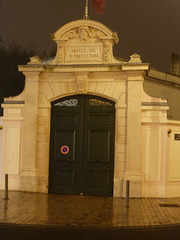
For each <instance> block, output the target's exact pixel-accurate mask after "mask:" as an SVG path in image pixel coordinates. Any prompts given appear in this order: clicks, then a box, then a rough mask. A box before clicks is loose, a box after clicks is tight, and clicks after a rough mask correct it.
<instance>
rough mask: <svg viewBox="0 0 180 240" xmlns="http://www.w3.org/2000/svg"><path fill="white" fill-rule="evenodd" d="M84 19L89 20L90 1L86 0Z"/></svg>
mask: <svg viewBox="0 0 180 240" xmlns="http://www.w3.org/2000/svg"><path fill="white" fill-rule="evenodd" d="M83 19H86V20H87V19H89V16H88V0H86V7H85V15H84V17H83Z"/></svg>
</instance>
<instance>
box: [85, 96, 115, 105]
mask: <svg viewBox="0 0 180 240" xmlns="http://www.w3.org/2000/svg"><path fill="white" fill-rule="evenodd" d="M89 105H90V106H103V107H112V106H113V105H112V104H111V103H110V102H106V101H103V100H100V99H96V98H90V99H89Z"/></svg>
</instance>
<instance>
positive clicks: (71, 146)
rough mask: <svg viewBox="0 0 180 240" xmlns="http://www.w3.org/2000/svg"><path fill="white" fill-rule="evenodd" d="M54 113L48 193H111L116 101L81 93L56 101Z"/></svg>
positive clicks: (103, 194) (108, 194)
mask: <svg viewBox="0 0 180 240" xmlns="http://www.w3.org/2000/svg"><path fill="white" fill-rule="evenodd" d="M51 112H52V118H51V151H50V170H49V175H50V176H49V192H53V193H62V194H80V193H81V192H82V193H84V195H100V196H112V193H113V175H114V121H115V109H114V103H113V102H111V101H109V100H106V99H103V98H100V97H95V96H89V95H78V96H74V97H68V98H64V99H61V100H59V101H55V102H54V103H52V111H51ZM63 146H64V147H66V148H67V149H68V151H67V152H66V151H65V153H64V152H62V147H63ZM67 149H65V150H67Z"/></svg>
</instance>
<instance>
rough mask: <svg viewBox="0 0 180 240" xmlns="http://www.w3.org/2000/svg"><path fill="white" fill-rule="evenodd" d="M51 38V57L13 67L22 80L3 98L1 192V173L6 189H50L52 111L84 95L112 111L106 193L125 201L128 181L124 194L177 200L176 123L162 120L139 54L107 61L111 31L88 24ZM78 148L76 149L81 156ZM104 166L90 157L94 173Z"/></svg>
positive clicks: (179, 125) (161, 104) (163, 104)
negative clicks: (15, 91)
mask: <svg viewBox="0 0 180 240" xmlns="http://www.w3.org/2000/svg"><path fill="white" fill-rule="evenodd" d="M52 38H53V40H54V41H55V42H56V43H57V53H56V56H55V58H54V59H51V60H47V61H42V60H41V59H39V57H37V56H34V57H32V58H31V61H30V62H29V63H28V64H27V65H26V66H19V71H21V72H23V74H24V75H25V77H26V87H25V90H24V92H23V93H22V94H21V95H20V96H17V97H15V98H8V99H5V101H4V104H3V108H4V116H3V118H1V122H2V123H1V125H2V126H3V130H2V131H0V134H1V135H0V138H1V155H0V165H1V167H0V169H1V172H0V180H1V181H0V183H1V184H0V187H1V189H3V187H4V180H3V176H4V174H5V173H8V174H9V182H10V183H9V184H10V189H14V190H21V191H32V192H43V193H48V192H49V188H50V176H49V175H50V170H49V166H50V156H51V151H52V150H51V149H53V147H54V146H53V147H52V148H51V145H52V142H53V144H55V141H54V140H52V129H53V126H52V125H53V122H52V115H53V112H52V106H54V105H53V104H54V103H56V104H59V106H64V101H67V100H69V99H75V98H76V97H78V96H87V97H89V96H90V97H92V98H93V99H96V101H99V104H100V105H99V109H102V106H105V105H107V106H110V105H108V104H112V105H114V109H115V121H114V135H113V136H114V139H113V140H112V142H113V143H112V144H113V145H112V146H113V148H112V149H113V152H111V154H113V166H112V173H113V177H112V183H113V184H112V192H113V194H112V195H113V196H114V197H123V196H125V183H126V180H130V182H131V188H130V196H131V197H169V196H180V190H179V189H180V188H179V186H180V170H179V169H180V168H177V166H179V161H178V157H177V156H178V155H180V152H178V151H179V150H178V146H179V144H180V141H179V137H180V122H179V121H169V120H168V119H167V112H168V109H169V106H168V103H167V101H166V100H165V99H161V98H158V96H153V97H151V96H150V95H148V94H147V93H146V92H145V90H144V85H145V81H144V80H145V78H146V79H147V78H148V72H149V64H146V63H142V61H141V59H140V56H139V55H138V54H133V55H132V56H130V59H129V61H124V60H118V59H116V58H114V56H113V45H114V44H116V43H117V42H118V37H117V34H116V33H113V32H112V31H111V30H110V29H108V28H107V27H106V26H104V25H103V24H101V23H99V22H95V21H92V20H78V21H74V22H70V23H68V24H66V25H64V26H63V27H61V28H60V29H59V30H58V31H57V32H56V33H55V34H54V35H53V36H52ZM147 84H148V83H147ZM148 89H150V88H148ZM147 92H148V91H147ZM165 98H166V97H165ZM88 99H89V98H88ZM106 102H107V103H106ZM67 121H68V120H67ZM108 131H109V130H108ZM101 132H102V131H101ZM108 134H109V133H108ZM108 134H107V136H109V135H108ZM97 136H99V135H97ZM104 136H106V135H104ZM95 138H96V137H95ZM107 139H108V137H107ZM100 141H101V140H100ZM99 144H100V145H99V146H101V147H102V146H103V145H101V143H99ZM77 146H78V144H77V143H76V144H75V152H77V151H80V150H77V149H76V148H77ZM92 146H94V145H93V143H92ZM60 147H61V153H60V154H63V152H62V151H63V150H62V147H63V146H60ZM64 147H67V146H66V145H64ZM93 149H96V146H94V148H93ZM68 151H69V150H68ZM108 151H109V150H108ZM108 151H107V152H108ZM105 152H106V150H105ZM58 154H59V153H58ZM102 154H103V151H102ZM97 155H98V154H97ZM108 156H109V155H108ZM84 161H86V160H84ZM103 161H105V160H103V159H101V160H97V162H98V163H97V165H96V170H97V169H98V168H101V167H100V166H101V165H100V162H103ZM98 164H99V165H98ZM96 170H94V171H95V172H99V170H97V171H96ZM63 176H64V175H63ZM72 176H74V175H72ZM72 176H71V177H72ZM92 176H95V175H92ZM107 176H108V177H107V178H106V180H105V181H109V180H107V179H109V175H107ZM55 178H56V177H55ZM59 178H61V175H60V177H59ZM92 178H93V177H92ZM57 179H58V177H57ZM57 179H56V180H57ZM97 179H98V177H97ZM83 180H84V179H83ZM83 180H82V181H83ZM91 180H92V181H93V179H91ZM58 181H59V182H61V179H58V180H57V182H58ZM84 181H86V180H84ZM99 181H100V183H98V184H102V185H103V184H104V182H103V183H102V182H101V180H99ZM55 184H56V183H55ZM57 184H58V183H57ZM98 184H97V185H98ZM108 184H109V182H108V183H107V185H108ZM82 193H83V192H82Z"/></svg>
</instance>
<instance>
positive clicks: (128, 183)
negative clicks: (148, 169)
mask: <svg viewBox="0 0 180 240" xmlns="http://www.w3.org/2000/svg"><path fill="white" fill-rule="evenodd" d="M129 188H130V180H126V208H128V207H129Z"/></svg>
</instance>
